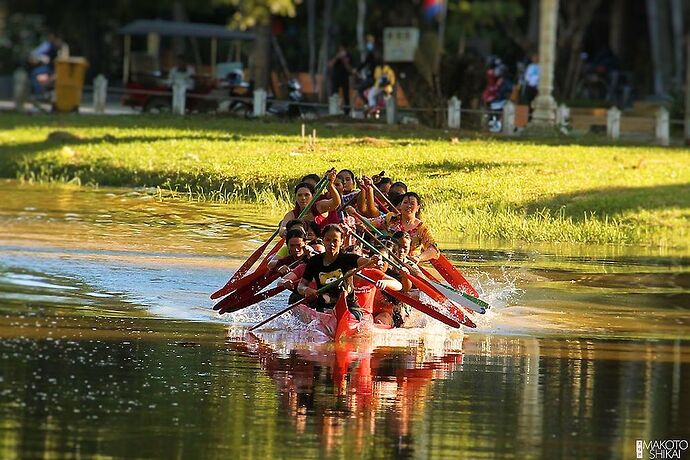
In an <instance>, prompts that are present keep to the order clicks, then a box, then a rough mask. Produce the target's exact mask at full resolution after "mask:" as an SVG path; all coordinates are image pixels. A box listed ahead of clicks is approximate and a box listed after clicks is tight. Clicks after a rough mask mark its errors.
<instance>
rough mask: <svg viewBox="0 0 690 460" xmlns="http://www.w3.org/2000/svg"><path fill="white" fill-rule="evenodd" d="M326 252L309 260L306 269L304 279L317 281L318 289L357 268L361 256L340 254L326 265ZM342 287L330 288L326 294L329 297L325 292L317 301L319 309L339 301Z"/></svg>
mask: <svg viewBox="0 0 690 460" xmlns="http://www.w3.org/2000/svg"><path fill="white" fill-rule="evenodd" d="M325 256H326V254H324V253H322V254H317V255H315V256H313V257H312V258H311V259H309V261H308V262H307V267H306V269H305V270H304V275H303V276H302V278H303V279H305V280H306V281H312V280H315V281H316V287H317V289H321V288H322V287H323V286H325V285H326V284H328V283H330V282H331V281H335V280H336V279H338V278H340V277H342V276H343V275H344V274H345V273H346V272H347V271H349V270H352V269H353V268H357V261H358V260H359V256H358V255H357V254H344V253H342V252H341V253H340V254H338V257H336V259H335V260H334V261H333V262H331V263H330V264H329V265H324V263H323V262H324V258H325ZM340 291H341V289H339V288H338V286H335V287H333V288H332V289H329V290H328V291H326V292H325V293H324V294H327V297H328V298H327V299H324V294H321V295H320V296H319V298H318V300H317V302H316V308H317V310H323V309H324V308H332V307H333V305H335V303H336V302H337V301H338V296H339V295H340Z"/></svg>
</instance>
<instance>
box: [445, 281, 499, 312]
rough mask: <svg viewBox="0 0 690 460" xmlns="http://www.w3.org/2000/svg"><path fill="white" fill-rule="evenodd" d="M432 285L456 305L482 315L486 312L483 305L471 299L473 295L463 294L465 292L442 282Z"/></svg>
mask: <svg viewBox="0 0 690 460" xmlns="http://www.w3.org/2000/svg"><path fill="white" fill-rule="evenodd" d="M433 285H434V287H435V288H436V289H438V290H439V291H440V292H441V294H443V295H445V296H446V297H448V299H449V300H451V301H452V302H455V303H457V304H458V305H461V306H463V307H465V308H467V309H469V310H472V311H475V312H477V313H480V314H482V315H483V314H484V313H486V308H485V307H484V305H481V304H479V303H478V302H476V301H475V300H473V299H474V297H471V296H465V294H464V293H462V292H458V291H455V290H452V289H448V288H447V287H446V286H444V285H443V284H438V283H433ZM477 300H479V299H477ZM481 302H482V303H485V302H484V301H481Z"/></svg>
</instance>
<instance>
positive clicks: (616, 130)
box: [606, 107, 621, 141]
mask: <svg viewBox="0 0 690 460" xmlns="http://www.w3.org/2000/svg"><path fill="white" fill-rule="evenodd" d="M606 136H608V138H609V139H613V140H614V141H615V140H618V139H620V137H621V111H620V110H618V107H611V108H610V109H609V111H608V112H606Z"/></svg>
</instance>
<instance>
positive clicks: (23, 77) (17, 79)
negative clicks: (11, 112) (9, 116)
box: [12, 69, 29, 112]
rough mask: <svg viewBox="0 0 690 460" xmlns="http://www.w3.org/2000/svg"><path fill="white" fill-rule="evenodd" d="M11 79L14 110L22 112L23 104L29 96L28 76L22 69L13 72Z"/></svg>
mask: <svg viewBox="0 0 690 460" xmlns="http://www.w3.org/2000/svg"><path fill="white" fill-rule="evenodd" d="M12 77H13V80H12V82H13V92H12V93H13V99H14V109H15V110H16V111H18V112H21V111H22V110H24V104H25V103H26V98H27V96H28V94H29V91H28V88H29V75H28V74H27V73H26V70H24V69H17V70H15V71H14V74H13V75H12Z"/></svg>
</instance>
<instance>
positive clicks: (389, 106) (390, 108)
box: [386, 95, 395, 125]
mask: <svg viewBox="0 0 690 460" xmlns="http://www.w3.org/2000/svg"><path fill="white" fill-rule="evenodd" d="M386 123H388V124H389V125H394V124H395V96H393V95H391V96H389V97H387V98H386Z"/></svg>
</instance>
